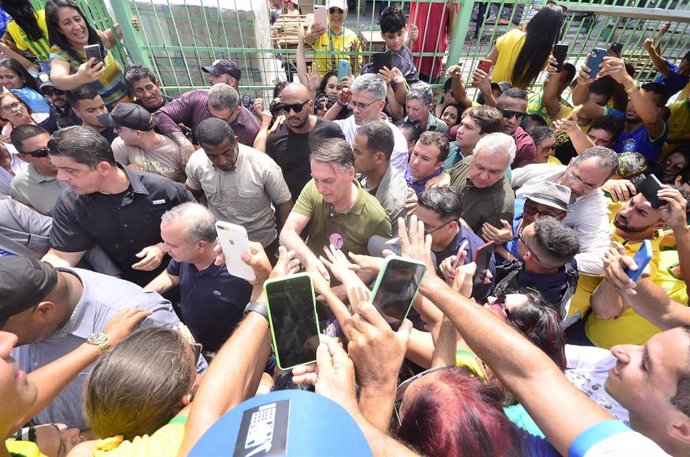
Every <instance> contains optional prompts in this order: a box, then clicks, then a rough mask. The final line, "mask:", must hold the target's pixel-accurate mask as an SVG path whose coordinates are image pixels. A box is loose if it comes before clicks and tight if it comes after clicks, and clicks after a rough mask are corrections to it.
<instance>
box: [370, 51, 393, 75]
mask: <svg viewBox="0 0 690 457" xmlns="http://www.w3.org/2000/svg"><path fill="white" fill-rule="evenodd" d="M372 61H373V68H374V74H378V73H379V70H382V69H383V67H386V68H388V69H389V70H390V69H391V67H392V64H391V53H390V52H376V53H374V55H373V56H372Z"/></svg>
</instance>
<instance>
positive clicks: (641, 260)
mask: <svg viewBox="0 0 690 457" xmlns="http://www.w3.org/2000/svg"><path fill="white" fill-rule="evenodd" d="M652 255H653V252H652V243H651V242H650V241H649V240H644V241H643V242H642V246H640V249H638V250H637V253H635V257H633V260H634V261H635V265H637V270H631V269H630V268H626V269H625V274H627V275H628V277H629V278H630V279H632V280H633V281H634V282H637V280H638V279H640V276H642V273H643V272H644V269H645V268H647V265H649V262H650V261H651V260H652Z"/></svg>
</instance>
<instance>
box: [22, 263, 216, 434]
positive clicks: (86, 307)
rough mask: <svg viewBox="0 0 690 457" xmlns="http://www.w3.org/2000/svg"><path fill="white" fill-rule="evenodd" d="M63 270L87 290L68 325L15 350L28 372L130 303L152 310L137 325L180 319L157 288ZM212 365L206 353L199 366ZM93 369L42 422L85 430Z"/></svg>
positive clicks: (64, 392) (81, 341)
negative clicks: (88, 382)
mask: <svg viewBox="0 0 690 457" xmlns="http://www.w3.org/2000/svg"><path fill="white" fill-rule="evenodd" d="M58 271H60V272H61V274H69V273H74V274H75V275H76V276H77V277H78V278H79V280H80V281H81V283H82V286H83V287H84V290H83V291H82V294H81V297H80V299H79V301H78V302H77V305H76V306H75V308H74V311H73V312H72V315H71V316H70V318H69V320H68V321H67V323H66V324H65V325H64V326H63V327H62V328H59V329H57V330H55V331H54V332H53V333H52V334H51V335H49V336H48V337H47V338H44V339H43V340H41V341H37V342H34V343H30V344H25V345H23V346H19V347H17V348H15V349H14V350H13V351H12V356H13V357H14V358H15V359H16V360H17V364H18V366H19V368H20V369H22V370H24V371H26V372H27V373H30V372H31V371H33V370H37V369H38V368H40V367H42V366H44V365H47V364H49V363H50V362H52V361H54V360H56V359H58V358H60V357H62V356H63V355H66V354H68V353H69V352H72V351H73V350H75V349H76V348H77V347H79V346H81V345H82V344H84V342H86V338H87V337H88V336H89V335H90V334H91V333H93V332H99V331H101V330H103V328H105V326H106V324H107V323H108V322H110V319H112V318H113V317H114V316H115V314H117V313H119V312H120V311H122V310H123V309H126V308H131V307H133V306H137V307H139V308H142V309H145V310H148V311H151V312H152V314H151V315H150V316H148V317H146V318H144V319H143V320H142V321H141V322H140V323H139V324H138V325H137V327H136V328H142V327H165V328H172V327H175V326H177V325H179V324H180V320H179V319H178V317H177V315H176V314H175V311H174V310H173V308H172V305H171V304H170V302H169V301H168V300H166V299H164V298H163V297H161V296H160V295H158V294H157V293H155V292H149V291H145V290H144V289H142V288H141V287H139V286H137V285H136V284H133V283H131V282H129V281H125V280H122V279H118V278H114V277H112V276H107V275H103V274H100V273H95V272H93V271H88V270H82V269H79V268H58ZM65 272H67V273H65ZM206 367H207V364H206V361H205V360H204V359H203V358H200V359H199V363H198V364H197V371H199V372H200V373H202V372H204V371H205V370H206ZM90 371H91V367H88V368H87V369H85V370H84V371H82V372H81V373H79V376H77V377H76V378H75V379H73V380H72V382H70V383H69V384H67V386H66V387H65V388H64V389H63V390H62V392H60V395H58V396H57V397H56V398H55V400H53V402H52V403H51V404H50V405H49V406H48V407H47V408H46V409H44V410H43V411H41V412H40V413H38V414H37V415H36V417H35V419H36V422H37V423H39V424H45V423H49V422H58V423H64V424H67V427H77V428H80V429H82V430H84V429H85V428H86V422H85V421H84V417H83V406H84V386H85V382H86V378H87V377H88V374H89V373H90Z"/></svg>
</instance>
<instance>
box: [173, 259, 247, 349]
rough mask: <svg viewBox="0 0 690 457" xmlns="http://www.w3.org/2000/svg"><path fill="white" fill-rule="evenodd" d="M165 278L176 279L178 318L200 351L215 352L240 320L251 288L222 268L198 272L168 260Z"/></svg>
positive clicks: (190, 265)
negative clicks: (178, 288)
mask: <svg viewBox="0 0 690 457" xmlns="http://www.w3.org/2000/svg"><path fill="white" fill-rule="evenodd" d="M167 271H168V274H170V275H172V276H178V277H179V278H180V297H181V298H180V309H181V311H182V318H183V319H184V322H185V324H187V327H189V330H190V331H191V332H192V335H194V339H196V340H197V341H198V342H200V343H201V344H202V345H203V346H204V350H206V351H211V352H216V351H218V350H219V349H220V347H221V346H222V345H223V343H224V342H225V340H227V339H228V337H229V336H230V334H231V333H232V331H233V329H234V328H235V326H236V325H237V324H238V323H239V322H240V320H242V316H243V315H244V308H245V306H247V303H248V302H249V298H250V297H251V295H252V285H251V284H249V283H248V282H247V281H245V280H244V279H241V278H238V277H236V276H233V275H231V274H230V273H228V270H227V267H226V266H225V264H223V265H221V266H218V265H213V264H211V266H209V267H208V268H206V269H205V270H202V271H199V270H197V269H196V267H195V266H194V264H192V263H186V262H183V263H179V262H177V261H175V260H171V261H170V263H169V264H168V270H167Z"/></svg>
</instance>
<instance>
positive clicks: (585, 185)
mask: <svg viewBox="0 0 690 457" xmlns="http://www.w3.org/2000/svg"><path fill="white" fill-rule="evenodd" d="M569 174H570V176H572V178H573V179H574V180H575V182H577V183H579V184H580V185H581V186H582V188H583V189H584V190H586V191H589V192H591V191H593V190H594V189H596V186H593V185H591V184H586V183H585V182H584V181H583V180H582V178H580V177H579V176H578V175H576V174H575V173H574V172H573V171H572V170H570V172H569Z"/></svg>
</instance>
